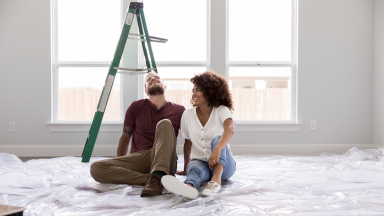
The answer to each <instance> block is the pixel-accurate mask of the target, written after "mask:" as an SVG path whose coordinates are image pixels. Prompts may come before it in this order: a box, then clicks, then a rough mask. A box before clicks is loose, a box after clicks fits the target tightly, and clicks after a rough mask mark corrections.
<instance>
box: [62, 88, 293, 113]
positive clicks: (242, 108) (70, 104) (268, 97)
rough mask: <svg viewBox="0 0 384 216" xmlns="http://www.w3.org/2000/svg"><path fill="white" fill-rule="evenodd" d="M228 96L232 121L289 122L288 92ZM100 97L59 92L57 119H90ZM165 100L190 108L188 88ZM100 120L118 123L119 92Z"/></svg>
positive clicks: (167, 94)
mask: <svg viewBox="0 0 384 216" xmlns="http://www.w3.org/2000/svg"><path fill="white" fill-rule="evenodd" d="M231 93H232V99H233V102H234V109H235V111H234V112H233V117H234V118H235V119H241V120H243V119H245V120H289V119H290V107H291V102H290V101H291V99H290V96H291V92H290V89H286V88H280V89H272V88H271V89H231ZM100 94H101V90H95V89H86V88H80V89H73V88H72V89H60V90H59V116H58V117H59V120H92V119H93V116H94V114H95V111H96V107H97V104H98V102H99V98H100ZM165 98H166V99H167V100H168V101H171V102H174V103H178V104H181V105H184V106H185V107H186V108H190V107H192V105H191V104H190V100H191V90H190V89H168V90H166V91H165ZM125 109H126V108H125ZM103 120H120V91H119V90H112V92H111V95H110V97H109V100H108V105H107V108H106V111H105V114H104V118H103Z"/></svg>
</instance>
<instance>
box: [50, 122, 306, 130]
mask: <svg viewBox="0 0 384 216" xmlns="http://www.w3.org/2000/svg"><path fill="white" fill-rule="evenodd" d="M301 125H302V124H301V123H256V122H239V121H236V126H235V131H236V132H273V131H274V132H295V131H300V128H301ZM47 126H48V129H49V131H50V132H88V131H89V129H90V128H91V123H47ZM122 130H123V123H122V122H121V123H104V124H101V126H100V132H121V131H122Z"/></svg>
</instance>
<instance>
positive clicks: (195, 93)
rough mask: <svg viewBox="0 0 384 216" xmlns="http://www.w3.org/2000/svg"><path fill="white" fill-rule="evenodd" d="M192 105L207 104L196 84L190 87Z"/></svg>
mask: <svg viewBox="0 0 384 216" xmlns="http://www.w3.org/2000/svg"><path fill="white" fill-rule="evenodd" d="M192 99H193V106H202V105H208V101H207V100H206V99H205V97H204V94H203V92H202V91H201V90H200V88H199V87H198V86H197V85H194V86H193V89H192Z"/></svg>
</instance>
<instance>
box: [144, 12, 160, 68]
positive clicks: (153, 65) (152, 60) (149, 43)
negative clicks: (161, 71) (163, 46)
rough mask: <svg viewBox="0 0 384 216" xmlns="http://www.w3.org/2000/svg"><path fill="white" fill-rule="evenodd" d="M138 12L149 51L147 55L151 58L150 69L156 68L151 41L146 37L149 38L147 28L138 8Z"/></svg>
mask: <svg viewBox="0 0 384 216" xmlns="http://www.w3.org/2000/svg"><path fill="white" fill-rule="evenodd" d="M139 12H140V17H141V19H142V20H143V29H144V33H145V36H146V37H145V38H146V39H147V44H148V51H149V55H150V56H151V63H152V67H154V68H157V67H156V62H155V57H154V56H153V52H152V45H151V39H150V38H149V37H148V36H149V34H148V28H147V24H146V21H145V16H144V11H143V8H139ZM139 29H140V28H139ZM147 68H149V67H147ZM155 72H156V73H158V72H157V69H156V70H155Z"/></svg>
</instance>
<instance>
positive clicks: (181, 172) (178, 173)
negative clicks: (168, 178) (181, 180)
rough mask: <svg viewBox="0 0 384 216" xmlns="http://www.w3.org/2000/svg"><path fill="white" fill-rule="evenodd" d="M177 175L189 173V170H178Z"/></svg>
mask: <svg viewBox="0 0 384 216" xmlns="http://www.w3.org/2000/svg"><path fill="white" fill-rule="evenodd" d="M176 174H177V175H187V171H185V170H184V171H176Z"/></svg>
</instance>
